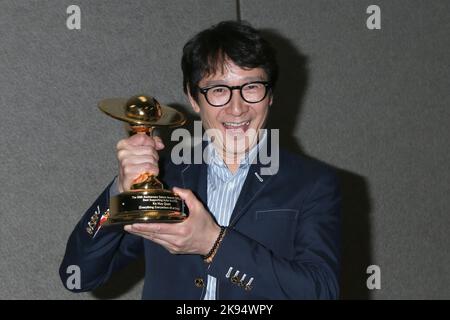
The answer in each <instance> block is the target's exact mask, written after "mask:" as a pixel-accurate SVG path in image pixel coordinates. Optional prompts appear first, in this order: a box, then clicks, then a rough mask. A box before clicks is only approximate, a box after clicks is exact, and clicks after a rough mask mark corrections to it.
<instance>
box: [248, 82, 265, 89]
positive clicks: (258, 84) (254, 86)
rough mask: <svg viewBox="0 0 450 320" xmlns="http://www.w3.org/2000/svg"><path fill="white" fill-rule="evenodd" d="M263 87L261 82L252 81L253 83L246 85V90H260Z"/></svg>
mask: <svg viewBox="0 0 450 320" xmlns="http://www.w3.org/2000/svg"><path fill="white" fill-rule="evenodd" d="M261 87H262V85H261V84H260V83H252V84H249V85H246V86H245V88H244V90H258V89H259V88H261Z"/></svg>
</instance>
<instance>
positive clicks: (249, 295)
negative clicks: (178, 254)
mask: <svg viewBox="0 0 450 320" xmlns="http://www.w3.org/2000/svg"><path fill="white" fill-rule="evenodd" d="M338 185H339V184H338V180H337V177H336V175H335V174H334V172H332V171H331V170H326V171H322V173H321V175H320V176H319V177H318V178H317V179H316V181H315V183H312V187H311V190H310V191H309V195H308V196H307V197H306V200H305V202H304V203H303V205H302V206H301V210H300V213H301V214H300V218H299V219H298V221H297V224H296V233H295V243H294V246H295V258H294V259H292V260H288V259H286V258H282V257H278V256H276V255H274V254H273V253H272V251H270V250H268V249H267V248H266V247H264V246H262V245H261V244H260V243H258V242H256V241H255V240H253V239H250V238H249V237H247V236H246V235H244V234H242V233H240V232H238V231H237V230H233V229H231V230H227V234H226V235H225V237H224V239H223V241H222V243H221V245H220V247H219V249H218V251H217V254H216V256H215V257H214V260H213V262H212V263H211V265H210V267H209V273H210V274H212V275H213V276H215V277H216V278H218V279H219V281H224V283H226V285H230V279H229V277H230V276H232V275H228V276H227V277H226V278H225V275H226V274H227V273H228V271H229V266H232V265H235V266H245V270H253V271H254V274H253V275H252V277H253V281H252V283H251V284H250V285H249V288H247V290H239V292H240V293H241V294H242V299H337V298H338V296H339V272H340V271H339V269H340V268H339V262H340V224H341V223H340V203H341V196H340V192H339V186H338ZM273 236H274V237H276V235H275V234H274V235H273ZM249 278H250V276H247V279H246V283H247V284H248V281H249V280H250V279H249ZM242 285H243V286H245V283H243V284H242Z"/></svg>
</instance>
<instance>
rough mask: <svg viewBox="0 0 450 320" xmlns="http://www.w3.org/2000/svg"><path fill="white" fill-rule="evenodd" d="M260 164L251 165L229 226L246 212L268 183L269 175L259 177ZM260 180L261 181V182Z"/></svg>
mask: <svg viewBox="0 0 450 320" xmlns="http://www.w3.org/2000/svg"><path fill="white" fill-rule="evenodd" d="M260 168H261V164H259V163H256V164H252V165H251V166H250V168H249V170H248V173H247V177H246V179H245V182H244V185H243V186H242V190H241V193H240V194H239V197H238V200H237V202H236V205H235V206H234V210H233V213H232V214H231V219H230V223H229V226H233V225H234V224H236V222H237V221H238V219H239V218H240V217H241V216H242V215H243V214H244V213H245V212H246V210H247V209H248V207H249V206H250V205H251V204H252V203H253V202H254V201H255V199H256V198H257V196H258V194H259V193H260V192H261V190H262V189H263V188H264V187H265V186H267V185H268V184H269V183H270V179H271V178H272V177H273V176H271V175H267V176H261V175H260ZM261 180H262V181H261Z"/></svg>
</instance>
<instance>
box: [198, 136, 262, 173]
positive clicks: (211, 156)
mask: <svg viewBox="0 0 450 320" xmlns="http://www.w3.org/2000/svg"><path fill="white" fill-rule="evenodd" d="M266 140H267V130H262V134H261V136H260V138H259V141H258V142H257V143H256V144H255V145H254V146H253V147H252V148H251V149H250V150H249V151H247V152H246V153H245V156H244V157H243V158H242V159H241V161H240V164H239V168H247V167H249V166H250V165H251V164H252V163H254V162H255V159H256V156H257V154H258V150H259V149H260V148H261V146H262V145H263V144H264V143H265V142H266ZM207 141H208V145H207V146H206V149H207V150H206V152H205V155H206V159H205V161H206V163H207V164H208V165H212V166H217V167H220V168H227V169H228V167H227V166H226V164H225V162H224V161H223V159H222V157H220V155H219V153H218V152H217V150H216V148H215V146H214V144H213V143H212V142H211V140H210V138H209V137H208V140H207Z"/></svg>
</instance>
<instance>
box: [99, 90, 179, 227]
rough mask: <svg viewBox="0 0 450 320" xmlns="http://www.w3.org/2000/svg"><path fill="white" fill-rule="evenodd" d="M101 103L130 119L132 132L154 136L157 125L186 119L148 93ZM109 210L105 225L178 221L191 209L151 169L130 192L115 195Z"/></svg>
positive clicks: (118, 116) (108, 111) (174, 124)
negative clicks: (151, 172) (165, 186)
mask: <svg viewBox="0 0 450 320" xmlns="http://www.w3.org/2000/svg"><path fill="white" fill-rule="evenodd" d="M98 106H99V108H100V110H102V111H103V112H104V113H106V114H107V115H109V116H111V117H113V118H115V119H118V120H121V121H124V122H127V123H128V124H129V125H130V128H131V131H132V134H147V135H150V136H151V135H152V131H153V129H154V128H163V127H178V126H181V125H183V124H184V123H185V121H186V118H185V116H184V115H183V114H182V113H180V112H179V111H177V110H175V109H173V108H171V107H169V106H166V105H162V104H160V103H159V102H158V101H157V100H156V99H155V98H153V97H151V96H147V95H138V96H133V97H131V98H130V99H124V98H112V99H105V100H102V101H100V103H99V105H98ZM109 210H110V211H109V216H108V217H107V220H106V221H105V222H104V223H103V226H109V225H125V224H132V223H152V222H158V223H159V222H163V223H175V222H182V221H184V220H185V219H186V218H187V208H185V205H184V202H183V201H182V200H181V198H180V197H179V196H178V195H177V194H175V193H173V192H172V191H170V190H166V189H164V187H163V184H162V183H161V182H160V181H159V180H158V179H157V178H156V177H155V176H154V175H152V174H150V173H149V172H142V173H141V174H140V175H139V176H138V177H136V179H135V180H134V181H133V184H132V186H131V188H130V190H129V191H125V192H122V193H120V194H118V195H116V196H114V197H111V199H110V207H109Z"/></svg>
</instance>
